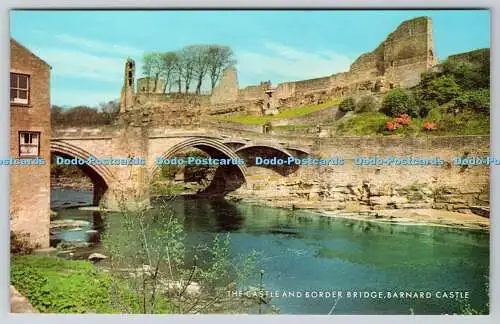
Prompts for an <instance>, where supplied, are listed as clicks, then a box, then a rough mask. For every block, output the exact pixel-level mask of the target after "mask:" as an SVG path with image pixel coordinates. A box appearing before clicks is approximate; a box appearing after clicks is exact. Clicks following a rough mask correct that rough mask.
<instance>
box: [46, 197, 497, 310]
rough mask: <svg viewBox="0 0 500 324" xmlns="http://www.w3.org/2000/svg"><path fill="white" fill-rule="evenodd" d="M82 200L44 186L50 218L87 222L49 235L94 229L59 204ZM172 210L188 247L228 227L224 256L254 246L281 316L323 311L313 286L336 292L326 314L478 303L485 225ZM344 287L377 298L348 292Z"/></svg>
mask: <svg viewBox="0 0 500 324" xmlns="http://www.w3.org/2000/svg"><path fill="white" fill-rule="evenodd" d="M91 201H92V193H91V192H81V191H74V190H61V189H54V190H52V208H54V209H57V211H58V213H59V218H63V219H83V220H87V221H89V222H90V225H89V227H88V228H81V230H79V231H68V232H62V233H60V234H58V235H59V237H58V238H59V239H66V240H75V239H76V240H78V239H84V238H85V231H86V230H88V229H90V228H91V227H97V228H100V226H99V224H100V218H99V214H98V213H96V212H92V211H85V210H78V209H68V208H67V207H75V206H78V205H89V204H90V203H91ZM58 208H63V209H58ZM174 208H175V211H176V213H179V214H182V215H181V216H183V217H184V219H185V221H184V228H185V231H186V233H187V235H188V237H189V238H190V239H189V240H188V242H189V244H199V243H206V242H199V241H206V238H207V235H208V236H210V235H211V234H213V233H226V232H229V233H230V234H231V251H232V254H233V255H235V256H236V255H241V254H247V253H249V252H250V251H251V250H252V249H255V250H256V251H258V252H259V253H260V257H259V263H258V267H259V269H262V270H264V273H265V275H264V284H265V288H266V290H267V291H270V292H278V294H279V295H280V296H281V297H277V298H274V299H273V300H272V303H273V304H274V305H275V306H277V307H278V308H280V313H281V314H328V313H329V312H330V310H331V309H332V306H333V305H334V304H335V301H336V299H335V298H324V297H323V298H319V297H316V298H313V297H314V296H316V295H314V294H313V292H333V291H341V292H342V296H343V298H340V299H339V300H338V302H337V303H336V304H335V307H334V311H333V313H334V314H410V309H412V311H413V312H414V313H415V314H445V313H446V314H451V313H454V312H459V310H460V307H461V306H462V305H463V304H462V303H463V302H467V303H469V304H471V305H472V306H473V307H475V308H480V307H481V306H483V305H485V304H486V303H487V300H488V296H487V292H486V285H487V282H488V273H489V233H488V232H485V231H471V230H458V229H451V228H446V227H436V226H423V225H401V224H387V223H384V224H382V223H373V222H365V221H357V220H348V219H340V218H330V217H325V216H321V215H319V214H317V213H314V212H310V211H297V210H296V211H293V212H292V211H289V210H284V209H277V208H270V207H262V206H257V205H252V204H247V203H240V202H238V203H234V202H227V201H209V200H186V199H179V200H177V201H176V202H175V204H174ZM110 217H119V215H114V216H110ZM389 291H390V292H398V293H399V292H428V293H429V294H430V295H431V297H430V298H425V295H424V298H394V295H393V294H392V293H391V296H392V297H391V298H388V297H389V295H388V294H387V292H389ZM450 291H453V292H455V291H459V292H463V294H462V297H464V296H465V295H464V293H465V292H467V293H468V296H469V298H468V299H461V300H459V301H457V300H455V299H449V298H443V292H450ZM283 292H286V293H288V294H290V293H291V292H295V297H291V296H290V297H282V296H283V295H282V293H283ZM298 292H301V293H302V296H301V297H300V298H299V297H297V296H298ZM307 292H309V296H308V297H307V296H306V293H307ZM354 292H357V293H361V294H363V292H368V293H371V292H376V293H380V294H381V296H373V295H372V296H371V297H369V298H353V295H354ZM348 293H351V295H350V297H349V296H348V295H347V294H348ZM348 297H349V298H348ZM383 297H385V298H383ZM438 297H441V298H438Z"/></svg>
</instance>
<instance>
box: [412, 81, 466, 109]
mask: <svg viewBox="0 0 500 324" xmlns="http://www.w3.org/2000/svg"><path fill="white" fill-rule="evenodd" d="M460 92H461V89H460V86H459V85H458V84H457V83H456V82H455V78H454V77H453V76H448V75H442V76H440V77H438V78H435V79H433V80H431V81H429V82H427V83H426V84H425V86H424V87H423V88H422V90H421V93H420V95H421V97H422V99H423V100H426V101H431V100H434V101H436V102H437V103H438V104H439V105H442V104H444V103H447V102H449V101H451V100H453V99H455V98H456V97H458V96H459V95H460Z"/></svg>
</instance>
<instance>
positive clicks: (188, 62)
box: [180, 45, 197, 93]
mask: <svg viewBox="0 0 500 324" xmlns="http://www.w3.org/2000/svg"><path fill="white" fill-rule="evenodd" d="M196 52H197V47H196V46H195V45H190V46H186V47H184V48H183V49H182V51H181V59H180V60H181V65H182V79H183V81H184V92H185V93H188V92H189V88H190V86H191V82H192V81H193V76H194V67H195V62H196Z"/></svg>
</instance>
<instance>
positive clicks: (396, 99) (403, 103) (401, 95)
mask: <svg viewBox="0 0 500 324" xmlns="http://www.w3.org/2000/svg"><path fill="white" fill-rule="evenodd" d="M417 110H418V108H417V103H416V101H415V98H414V97H413V94H412V93H411V92H409V91H406V90H403V89H400V88H396V89H392V90H391V91H389V93H387V95H386V96H385V97H384V100H383V101H382V107H381V109H380V111H381V112H383V113H384V114H386V115H389V116H392V117H394V116H398V115H402V114H408V115H410V116H416V115H417Z"/></svg>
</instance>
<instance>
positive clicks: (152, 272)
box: [102, 201, 256, 314]
mask: <svg viewBox="0 0 500 324" xmlns="http://www.w3.org/2000/svg"><path fill="white" fill-rule="evenodd" d="M120 205H121V212H120V214H121V215H120V219H119V223H120V224H121V225H120V226H118V225H117V224H113V222H111V221H109V222H108V223H107V225H108V228H107V229H106V231H105V233H104V237H103V240H102V246H103V248H104V251H105V253H106V254H107V255H110V259H109V261H110V263H109V265H110V267H111V268H110V275H111V278H112V284H111V286H112V287H113V288H112V291H113V293H112V300H114V301H115V303H114V308H118V309H120V308H123V310H122V312H123V313H127V312H130V311H131V310H132V311H133V312H140V313H150V314H154V313H158V307H159V305H160V304H165V303H167V304H168V305H169V308H170V312H173V313H187V314H199V313H207V312H221V311H223V309H220V308H221V307H227V309H231V310H232V311H245V310H247V309H248V308H250V306H253V305H254V304H255V302H252V304H251V305H250V304H249V301H245V300H243V299H238V298H234V297H233V298H231V296H228V293H227V292H228V291H231V290H234V289H235V288H236V286H235V280H236V282H238V283H239V284H243V286H242V287H241V288H242V289H245V288H244V287H245V282H246V279H247V278H248V277H249V276H250V275H251V274H252V273H253V267H254V266H253V265H254V263H255V258H256V254H255V252H254V253H252V254H250V255H249V256H245V257H244V258H243V260H235V259H232V258H231V256H230V237H229V235H226V236H225V237H222V236H219V235H217V234H216V235H215V236H214V238H213V241H212V244H209V245H199V246H195V247H193V248H189V247H188V246H186V244H185V239H186V237H185V232H184V229H183V222H182V220H181V221H179V220H178V219H177V218H176V217H175V215H174V212H173V211H174V209H173V208H172V207H171V206H170V203H169V202H167V203H164V204H163V205H161V206H160V208H159V209H153V210H151V209H138V210H134V211H132V210H130V209H127V207H126V206H125V202H124V201H123V202H121V203H120ZM241 261H242V262H241ZM123 267H126V268H127V269H130V270H128V271H129V274H128V275H126V277H127V278H128V280H127V281H125V282H124V281H123V276H124V274H123V270H122V269H123ZM196 287H199V289H196V290H197V292H193V289H194V288H196ZM123 291H134V292H137V295H138V298H136V299H135V300H134V304H135V307H133V308H132V309H130V303H126V304H122V303H121V302H120V299H121V298H120V296H122V295H123Z"/></svg>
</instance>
